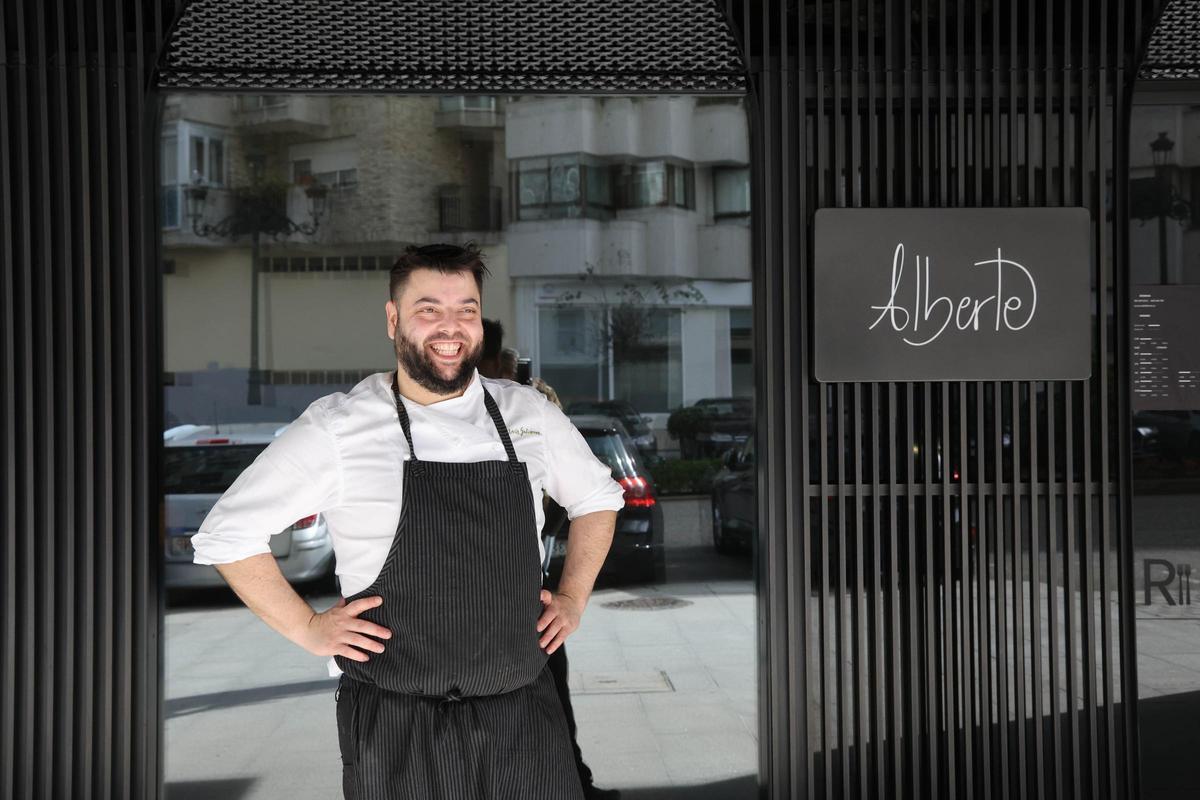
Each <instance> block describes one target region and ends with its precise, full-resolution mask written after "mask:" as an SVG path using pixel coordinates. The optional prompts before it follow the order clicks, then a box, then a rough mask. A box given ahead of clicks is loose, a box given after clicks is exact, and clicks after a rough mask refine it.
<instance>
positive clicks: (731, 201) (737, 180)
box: [713, 167, 750, 217]
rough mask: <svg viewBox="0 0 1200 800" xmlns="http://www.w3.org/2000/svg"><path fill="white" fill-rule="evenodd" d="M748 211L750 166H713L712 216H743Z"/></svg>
mask: <svg viewBox="0 0 1200 800" xmlns="http://www.w3.org/2000/svg"><path fill="white" fill-rule="evenodd" d="M749 213H750V168H749V167H714V168H713V216H714V217H728V216H745V215H748V214H749Z"/></svg>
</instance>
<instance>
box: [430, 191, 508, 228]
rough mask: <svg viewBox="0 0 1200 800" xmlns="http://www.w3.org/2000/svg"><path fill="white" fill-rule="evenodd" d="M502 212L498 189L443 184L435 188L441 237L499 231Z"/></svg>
mask: <svg viewBox="0 0 1200 800" xmlns="http://www.w3.org/2000/svg"><path fill="white" fill-rule="evenodd" d="M501 208H502V204H501V194H500V187H499V186H489V187H487V189H486V190H482V189H472V188H470V187H467V186H461V185H459V184H444V185H442V186H439V187H438V230H439V231H441V232H443V233H459V232H463V231H498V230H500V226H501V222H502V219H501Z"/></svg>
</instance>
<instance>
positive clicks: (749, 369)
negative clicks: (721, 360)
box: [729, 308, 754, 397]
mask: <svg viewBox="0 0 1200 800" xmlns="http://www.w3.org/2000/svg"><path fill="white" fill-rule="evenodd" d="M752 326H753V322H752V316H751V311H750V309H748V308H731V309H729V365H730V372H731V381H730V383H731V385H732V389H733V394H734V395H735V396H740V397H752V396H753V395H754V329H753V327H752Z"/></svg>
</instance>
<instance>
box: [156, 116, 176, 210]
mask: <svg viewBox="0 0 1200 800" xmlns="http://www.w3.org/2000/svg"><path fill="white" fill-rule="evenodd" d="M159 153H160V159H161V161H160V166H159V172H160V175H161V177H162V224H163V227H164V228H178V227H179V212H180V194H179V192H180V189H179V139H178V137H176V136H175V135H174V134H172V135H170V136H164V137H163V138H162V147H161V149H160V151H159Z"/></svg>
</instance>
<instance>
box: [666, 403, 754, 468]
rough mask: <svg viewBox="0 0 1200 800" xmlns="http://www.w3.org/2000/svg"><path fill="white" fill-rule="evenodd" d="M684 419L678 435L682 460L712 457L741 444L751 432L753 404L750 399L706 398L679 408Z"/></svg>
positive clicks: (752, 427) (752, 426)
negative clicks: (682, 429)
mask: <svg viewBox="0 0 1200 800" xmlns="http://www.w3.org/2000/svg"><path fill="white" fill-rule="evenodd" d="M679 412H682V413H681V414H680V416H681V417H682V416H686V417H687V418H688V421H687V422H686V423H685V424H684V425H683V426H682V427H683V428H685V430H686V433H681V434H680V435H679V438H680V442H679V447H680V452H681V454H682V455H683V457H684V458H706V457H707V458H712V457H716V456H719V455H721V454H722V453H724V452H725V451H726V450H729V449H732V448H733V447H736V446H737V445H740V444H742V443H743V442H745V441H746V439H748V438H749V437H750V435H751V434H752V433H753V432H754V401H753V400H752V399H751V398H749V397H708V398H704V399H702V400H697V401H696V402H695V403H694V404H693V405H692V406H690V407H688V408H685V409H679V410H678V411H677V414H679Z"/></svg>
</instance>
